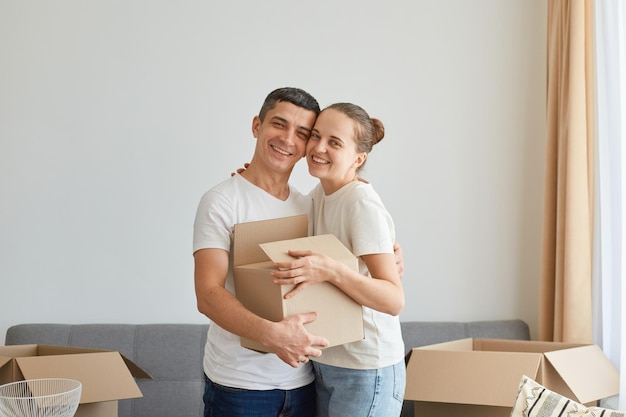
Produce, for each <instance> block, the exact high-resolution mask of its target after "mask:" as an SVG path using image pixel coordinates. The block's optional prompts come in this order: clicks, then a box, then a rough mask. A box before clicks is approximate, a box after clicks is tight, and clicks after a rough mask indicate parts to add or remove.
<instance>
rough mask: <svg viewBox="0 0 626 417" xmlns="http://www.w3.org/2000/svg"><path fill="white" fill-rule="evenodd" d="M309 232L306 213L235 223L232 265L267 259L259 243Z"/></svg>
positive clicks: (303, 234) (292, 237)
mask: <svg viewBox="0 0 626 417" xmlns="http://www.w3.org/2000/svg"><path fill="white" fill-rule="evenodd" d="M308 234H309V220H308V216H307V215H306V214H302V215H299V216H291V217H282V218H278V219H270V220H261V221H256V222H247V223H238V224H236V225H235V233H234V238H233V264H234V266H240V265H247V264H252V263H257V262H263V261H267V260H269V259H268V258H267V256H266V255H265V252H263V251H262V250H261V248H260V247H259V244H260V243H265V242H274V241H278V240H285V239H295V238H299V237H305V236H307V235H308Z"/></svg>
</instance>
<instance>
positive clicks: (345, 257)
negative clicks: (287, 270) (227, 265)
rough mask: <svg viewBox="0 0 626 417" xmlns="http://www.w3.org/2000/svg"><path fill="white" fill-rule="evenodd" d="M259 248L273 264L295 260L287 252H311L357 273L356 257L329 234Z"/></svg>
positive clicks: (270, 243)
mask: <svg viewBox="0 0 626 417" xmlns="http://www.w3.org/2000/svg"><path fill="white" fill-rule="evenodd" d="M259 246H261V249H263V251H264V252H265V253H266V254H267V256H268V257H269V258H270V259H271V260H272V261H273V262H290V261H293V260H294V259H295V258H293V257H292V256H290V255H289V254H288V253H287V251H289V250H311V251H314V252H319V253H323V254H325V255H328V256H330V257H331V258H333V259H335V260H336V261H339V262H342V263H344V264H346V265H347V266H348V267H351V268H352V269H355V268H356V269H355V270H357V271H358V262H357V259H356V257H355V256H354V255H353V254H352V252H350V251H349V250H348V248H346V247H345V245H344V244H343V243H341V241H340V240H339V239H338V238H337V237H336V236H334V235H331V234H326V235H318V236H308V237H301V238H296V239H289V240H280V241H275V242H267V243H261V244H260V245H259Z"/></svg>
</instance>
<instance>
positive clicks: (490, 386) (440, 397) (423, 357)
mask: <svg viewBox="0 0 626 417" xmlns="http://www.w3.org/2000/svg"><path fill="white" fill-rule="evenodd" d="M523 375H526V376H528V377H530V378H533V379H535V380H536V381H537V382H539V383H540V384H542V385H544V386H545V387H546V388H549V389H551V390H553V391H555V392H558V393H559V394H561V395H563V396H565V397H567V398H571V399H573V400H575V401H577V402H579V403H583V404H586V403H591V402H594V401H596V400H600V399H602V398H606V397H610V396H612V395H616V394H618V393H619V373H618V371H617V369H615V367H614V366H613V364H612V363H611V362H610V361H609V359H608V358H607V357H606V356H605V355H604V353H603V352H602V350H600V348H599V347H598V346H596V345H585V344H575V343H557V342H538V341H522V340H498V339H461V340H456V341H452V342H446V343H440V344H436V345H430V346H424V347H421V348H415V349H413V350H412V351H411V353H410V357H409V361H408V364H407V386H406V393H405V399H406V400H413V401H415V402H414V406H415V416H419V417H421V416H429V417H440V416H441V417H443V416H446V417H455V416H461V415H462V416H464V417H468V416H470V417H471V416H481V417H508V416H509V415H510V414H511V410H512V408H513V404H514V402H515V398H516V396H517V389H518V386H519V383H520V380H521V378H522V376H523Z"/></svg>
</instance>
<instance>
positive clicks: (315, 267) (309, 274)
mask: <svg viewBox="0 0 626 417" xmlns="http://www.w3.org/2000/svg"><path fill="white" fill-rule="evenodd" d="M289 254H290V255H291V256H294V257H296V258H298V259H297V260H295V261H291V262H278V263H276V266H277V267H278V268H279V270H278V271H273V272H272V275H273V276H274V277H275V278H276V280H275V281H274V282H275V283H276V284H281V285H288V284H290V285H296V287H295V288H294V289H293V290H291V291H290V292H289V293H287V294H286V295H285V298H289V297H293V296H294V295H296V294H297V293H299V292H300V291H302V290H303V289H304V288H306V287H307V286H308V285H311V284H316V283H320V282H324V281H327V282H330V283H332V284H333V285H335V286H336V287H337V288H339V289H341V290H342V291H343V292H344V293H346V294H347V295H348V296H349V297H351V298H352V299H354V300H355V301H356V302H357V303H359V304H361V305H364V306H366V307H369V308H372V309H374V310H378V311H380V312H383V313H387V314H391V315H394V316H396V315H398V314H400V311H402V308H404V289H403V288H402V283H401V281H400V276H399V273H398V266H397V265H396V256H395V255H394V254H391V253H389V254H386V253H381V254H372V255H363V256H362V257H361V259H363V261H364V262H365V264H366V265H367V268H368V270H369V271H370V275H371V277H372V278H371V279H370V278H369V277H366V276H364V275H362V274H361V273H359V272H358V271H355V270H352V269H350V268H348V267H347V266H346V265H344V264H343V263H341V262H339V261H336V260H334V259H332V258H331V257H329V256H327V255H324V254H321V253H317V252H313V251H289Z"/></svg>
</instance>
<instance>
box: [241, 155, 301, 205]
mask: <svg viewBox="0 0 626 417" xmlns="http://www.w3.org/2000/svg"><path fill="white" fill-rule="evenodd" d="M289 174H290V173H277V172H274V171H268V170H261V169H258V168H257V167H256V166H254V165H253V164H250V166H249V167H248V169H246V170H245V171H243V172H242V173H241V176H242V177H244V178H245V179H246V180H248V181H249V182H251V183H252V184H254V185H256V186H257V187H259V188H261V189H263V190H265V191H266V192H267V193H268V194H271V195H273V196H274V197H276V198H278V199H279V200H283V201H284V200H286V199H287V198H289Z"/></svg>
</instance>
